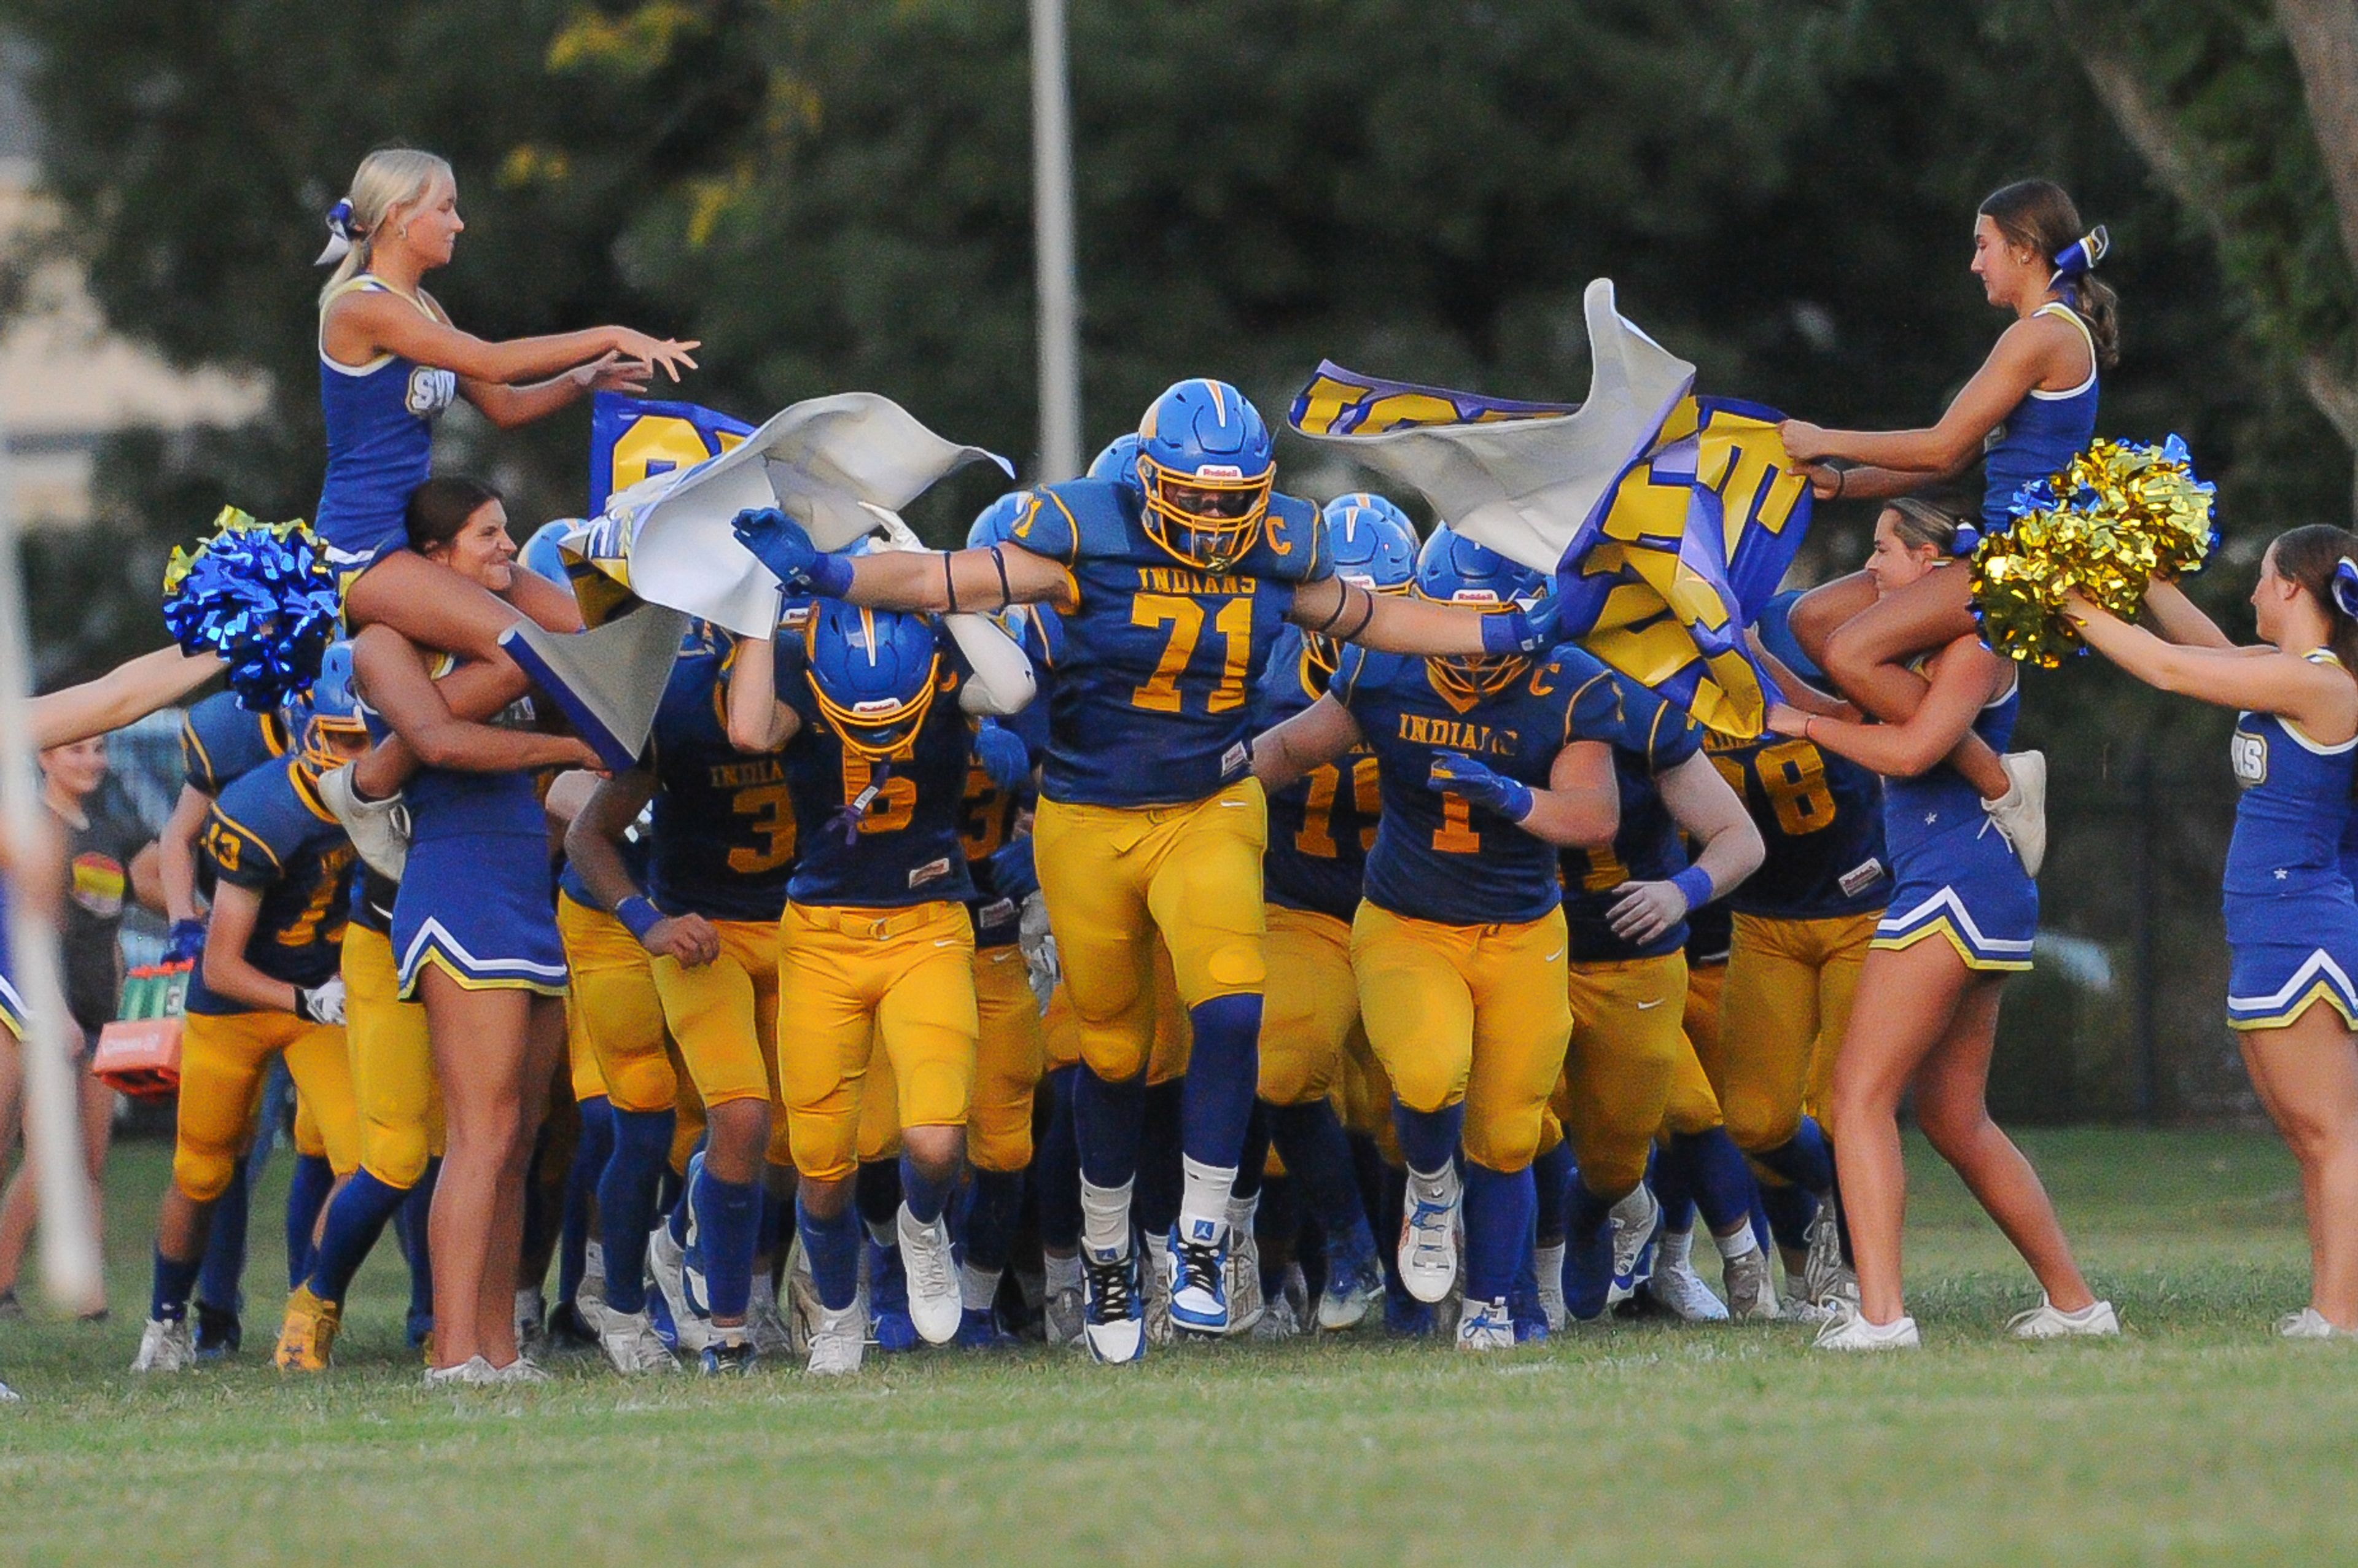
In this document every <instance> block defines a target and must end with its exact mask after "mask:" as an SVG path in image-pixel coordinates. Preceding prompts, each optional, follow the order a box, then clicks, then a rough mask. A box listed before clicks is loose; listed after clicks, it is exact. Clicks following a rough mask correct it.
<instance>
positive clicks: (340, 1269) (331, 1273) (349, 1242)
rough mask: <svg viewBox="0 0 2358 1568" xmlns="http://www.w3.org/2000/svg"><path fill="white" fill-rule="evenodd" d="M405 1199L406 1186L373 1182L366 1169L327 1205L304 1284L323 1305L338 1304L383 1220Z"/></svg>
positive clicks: (379, 1232) (359, 1267)
mask: <svg viewBox="0 0 2358 1568" xmlns="http://www.w3.org/2000/svg"><path fill="white" fill-rule="evenodd" d="M408 1199H409V1189H408V1188H407V1187H396V1186H391V1185H388V1184H385V1183H384V1182H381V1181H379V1180H377V1179H376V1177H375V1176H373V1175H372V1174H371V1173H369V1171H368V1168H367V1167H366V1166H362V1168H361V1169H359V1170H357V1171H354V1172H353V1173H352V1180H351V1181H349V1182H346V1183H345V1184H343V1188H342V1190H341V1191H340V1192H338V1193H337V1194H336V1195H335V1197H334V1198H333V1199H331V1200H330V1202H329V1204H328V1223H327V1226H326V1227H325V1228H324V1229H322V1230H321V1232H320V1233H319V1246H318V1247H316V1248H314V1249H312V1253H311V1273H310V1277H309V1278H308V1280H306V1281H304V1283H306V1284H308V1286H310V1288H311V1293H312V1294H313V1295H315V1296H318V1297H319V1299H320V1300H321V1301H325V1302H341V1301H342V1300H343V1299H344V1292H347V1291H349V1290H351V1289H352V1276H353V1275H354V1274H357V1273H359V1272H360V1269H361V1261H362V1260H363V1259H365V1258H366V1257H367V1256H368V1255H369V1249H371V1248H372V1247H374V1246H375V1245H376V1238H378V1237H379V1236H380V1235H382V1234H383V1233H384V1226H385V1221H387V1220H389V1219H391V1218H392V1217H394V1215H395V1213H397V1212H398V1211H399V1210H400V1208H401V1206H402V1205H403V1204H405V1203H406V1202H407V1201H408Z"/></svg>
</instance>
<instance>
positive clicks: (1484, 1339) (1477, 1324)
mask: <svg viewBox="0 0 2358 1568" xmlns="http://www.w3.org/2000/svg"><path fill="white" fill-rule="evenodd" d="M1514 1347H1515V1316H1514V1314H1513V1313H1511V1312H1509V1311H1508V1310H1507V1298H1506V1297H1504V1296H1500V1297H1499V1298H1498V1300H1497V1301H1494V1302H1467V1303H1466V1310H1465V1312H1464V1314H1461V1315H1460V1316H1459V1318H1458V1319H1457V1348H1458V1349H1460V1350H1512V1349H1513V1348H1514Z"/></svg>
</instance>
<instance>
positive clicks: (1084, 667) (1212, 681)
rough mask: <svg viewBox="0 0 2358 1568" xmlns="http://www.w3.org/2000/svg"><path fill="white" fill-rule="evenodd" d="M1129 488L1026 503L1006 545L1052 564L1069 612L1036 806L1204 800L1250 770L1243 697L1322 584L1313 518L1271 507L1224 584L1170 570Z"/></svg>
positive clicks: (1277, 500)
mask: <svg viewBox="0 0 2358 1568" xmlns="http://www.w3.org/2000/svg"><path fill="white" fill-rule="evenodd" d="M1143 504H1144V503H1143V502H1142V501H1141V498H1140V496H1139V492H1137V491H1135V490H1132V489H1130V487H1129V486H1127V485H1119V484H1113V483H1109V482H1108V481H1101V480H1087V479H1082V480H1072V481H1067V482H1065V483H1063V484H1052V485H1044V486H1043V487H1041V488H1040V489H1038V490H1035V491H1033V492H1031V494H1030V495H1029V496H1028V497H1027V498H1026V502H1025V505H1024V507H1023V510H1022V514H1020V515H1019V516H1018V517H1017V519H1016V523H1015V527H1014V530H1013V535H1012V536H1013V538H1014V542H1015V543H1016V544H1017V545H1020V546H1022V547H1023V548H1024V549H1027V550H1030V551H1032V552H1033V554H1035V555H1040V556H1045V557H1048V558H1049V559H1050V560H1053V561H1055V562H1057V563H1059V564H1060V565H1062V566H1063V567H1064V568H1065V570H1066V571H1067V572H1068V573H1070V575H1071V577H1072V579H1073V590H1074V595H1075V598H1076V601H1077V602H1076V604H1075V605H1074V606H1072V607H1070V608H1068V609H1067V610H1066V611H1065V614H1064V617H1063V619H1064V633H1065V646H1064V651H1063V654H1061V656H1060V657H1059V658H1058V660H1057V663H1056V678H1055V690H1054V693H1053V695H1052V697H1051V703H1050V708H1049V723H1048V760H1047V762H1046V764H1045V765H1044V768H1043V769H1042V772H1041V779H1040V792H1041V794H1042V795H1044V796H1046V797H1047V798H1048V799H1050V800H1054V801H1059V802H1063V803H1065V804H1068V805H1076V806H1177V805H1184V804H1185V803H1187V802H1190V801H1197V800H1206V799H1208V798H1210V797H1211V796H1213V795H1217V794H1218V793H1219V792H1220V791H1221V790H1222V789H1223V788H1225V787H1227V786H1228V784H1234V783H1235V782H1236V781H1237V780H1238V779H1240V778H1243V777H1244V776H1245V775H1246V773H1249V771H1250V763H1251V750H1250V746H1249V741H1248V737H1249V735H1250V733H1251V730H1252V687H1253V683H1254V682H1255V681H1257V680H1258V679H1259V678H1260V672H1261V670H1262V669H1263V668H1264V667H1265V666H1266V665H1268V663H1269V651H1270V647H1271V644H1272V643H1274V642H1275V641H1276V638H1277V634H1278V633H1279V631H1280V629H1281V628H1282V626H1283V625H1284V623H1285V618H1286V616H1287V614H1288V613H1289V612H1290V611H1292V610H1293V591H1294V589H1295V587H1296V586H1297V585H1298V584H1301V583H1305V582H1316V581H1318V580H1320V579H1325V578H1327V577H1330V576H1332V575H1333V574H1334V564H1333V562H1332V561H1331V560H1330V559H1329V558H1328V556H1327V553H1326V549H1325V535H1324V533H1323V525H1322V524H1320V522H1319V518H1318V509H1317V508H1316V507H1314V506H1313V505H1311V504H1310V503H1308V502H1306V501H1301V500H1297V499H1296V498H1294V497H1293V496H1290V495H1271V497H1270V500H1269V516H1268V520H1267V522H1266V523H1265V524H1263V526H1262V530H1261V536H1260V540H1259V541H1258V542H1256V543H1255V544H1254V546H1253V547H1252V549H1251V550H1250V551H1249V552H1248V553H1247V555H1246V556H1245V558H1244V559H1243V560H1242V561H1240V562H1238V565H1237V566H1236V567H1235V568H1232V569H1231V570H1228V571H1225V572H1212V571H1206V570H1204V569H1203V568H1198V567H1191V566H1187V565H1185V564H1184V563H1182V562H1181V561H1180V560H1179V559H1178V558H1177V557H1174V556H1173V555H1172V554H1171V553H1170V552H1169V551H1167V550H1165V549H1164V548H1163V546H1161V545H1158V544H1157V543H1155V542H1154V540H1153V538H1152V536H1150V535H1148V534H1147V532H1146V530H1145V528H1144V527H1143V526H1141V524H1140V522H1139V513H1140V509H1141V507H1142V506H1143Z"/></svg>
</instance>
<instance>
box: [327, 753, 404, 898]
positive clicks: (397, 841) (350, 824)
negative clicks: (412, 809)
mask: <svg viewBox="0 0 2358 1568" xmlns="http://www.w3.org/2000/svg"><path fill="white" fill-rule="evenodd" d="M319 804H320V805H322V806H326V807H327V808H328V810H329V812H330V814H331V815H333V816H334V817H335V819H336V820H337V822H338V823H340V824H341V825H342V827H343V829H344V833H345V836H346V837H347V838H351V839H352V848H353V849H355V850H357V851H358V852H359V854H360V858H361V859H362V860H366V861H367V862H368V864H369V869H370V870H371V871H375V872H377V873H378V874H379V875H381V876H385V877H390V878H391V879H392V880H393V881H400V880H401V873H402V872H403V871H406V870H408V868H409V807H408V806H407V805H406V803H405V802H404V801H403V800H402V798H401V796H399V795H394V796H392V797H391V798H389V799H386V800H362V798H361V797H360V794H359V792H358V791H356V790H354V789H353V788H352V764H351V763H350V762H347V763H345V764H344V765H343V766H342V767H341V768H335V769H332V770H330V772H328V773H321V774H320V775H319Z"/></svg>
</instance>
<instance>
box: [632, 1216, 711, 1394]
mask: <svg viewBox="0 0 2358 1568" xmlns="http://www.w3.org/2000/svg"><path fill="white" fill-rule="evenodd" d="M680 1201H681V1202H682V1203H686V1202H687V1199H686V1198H685V1197H683V1198H681V1199H680ZM647 1272H648V1273H650V1274H652V1275H654V1281H655V1289H657V1290H659V1291H661V1292H663V1298H664V1305H665V1306H667V1307H669V1308H670V1309H671V1326H672V1334H673V1336H675V1337H676V1339H677V1340H678V1341H679V1347H680V1349H681V1350H682V1351H683V1352H685V1353H686V1354H687V1355H690V1356H698V1355H701V1354H703V1351H704V1347H705V1346H707V1345H708V1344H710V1343H711V1341H712V1320H711V1319H710V1318H708V1317H706V1316H704V1315H702V1314H699V1313H698V1312H697V1311H696V1310H695V1309H694V1308H693V1307H691V1306H690V1305H689V1304H688V1299H687V1249H685V1248H683V1247H682V1246H681V1245H680V1244H679V1243H678V1242H676V1241H675V1240H673V1239H672V1237H671V1226H670V1225H669V1224H668V1223H666V1222H665V1221H663V1220H660V1219H659V1220H657V1221H655V1227H654V1231H653V1232H652V1233H651V1234H650V1235H649V1236H648V1237H647Z"/></svg>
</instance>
